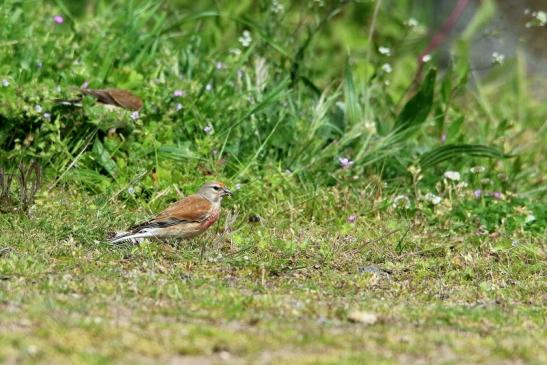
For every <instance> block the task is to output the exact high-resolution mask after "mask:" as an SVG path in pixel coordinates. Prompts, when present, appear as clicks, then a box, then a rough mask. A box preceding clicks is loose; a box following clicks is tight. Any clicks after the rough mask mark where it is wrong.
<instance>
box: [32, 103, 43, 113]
mask: <svg viewBox="0 0 547 365" xmlns="http://www.w3.org/2000/svg"><path fill="white" fill-rule="evenodd" d="M34 110H36V113H41V112H42V106H41V105H40V104H36V105H35V106H34Z"/></svg>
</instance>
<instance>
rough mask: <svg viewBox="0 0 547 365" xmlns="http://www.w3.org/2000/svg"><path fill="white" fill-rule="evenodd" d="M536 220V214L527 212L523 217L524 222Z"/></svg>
mask: <svg viewBox="0 0 547 365" xmlns="http://www.w3.org/2000/svg"><path fill="white" fill-rule="evenodd" d="M535 220H536V216H535V215H533V214H528V215H527V216H526V218H525V219H524V223H532V222H534V221H535Z"/></svg>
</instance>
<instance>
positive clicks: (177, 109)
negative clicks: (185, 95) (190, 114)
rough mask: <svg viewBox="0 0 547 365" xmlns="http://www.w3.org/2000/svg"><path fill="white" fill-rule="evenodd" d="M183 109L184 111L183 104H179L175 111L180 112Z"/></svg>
mask: <svg viewBox="0 0 547 365" xmlns="http://www.w3.org/2000/svg"><path fill="white" fill-rule="evenodd" d="M181 109H182V104H181V103H177V104H176V105H175V111H177V112H178V111H180V110H181Z"/></svg>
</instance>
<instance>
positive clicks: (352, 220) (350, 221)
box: [348, 214, 357, 224]
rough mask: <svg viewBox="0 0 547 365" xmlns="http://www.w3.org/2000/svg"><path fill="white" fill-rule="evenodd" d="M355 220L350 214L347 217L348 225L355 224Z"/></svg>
mask: <svg viewBox="0 0 547 365" xmlns="http://www.w3.org/2000/svg"><path fill="white" fill-rule="evenodd" d="M356 220H357V216H356V215H355V214H352V215H350V216H349V217H348V223H352V224H353V223H355V221H356Z"/></svg>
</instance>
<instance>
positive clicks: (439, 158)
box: [420, 144, 512, 170]
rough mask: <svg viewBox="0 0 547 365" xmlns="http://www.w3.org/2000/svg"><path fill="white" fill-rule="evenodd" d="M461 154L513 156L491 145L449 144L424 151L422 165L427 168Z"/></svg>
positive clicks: (497, 156)
mask: <svg viewBox="0 0 547 365" xmlns="http://www.w3.org/2000/svg"><path fill="white" fill-rule="evenodd" d="M461 155H469V156H475V157H490V158H498V159H502V158H508V157H512V156H511V155H506V154H504V153H502V152H500V151H499V150H498V149H496V148H494V147H490V146H485V145H480V144H448V145H444V146H440V147H437V148H435V149H433V150H431V151H429V152H427V153H424V154H423V155H422V156H421V158H420V166H421V167H422V169H424V170H425V169H427V168H429V167H432V166H434V165H437V164H439V163H441V162H444V161H448V160H451V159H453V158H456V157H460V156H461Z"/></svg>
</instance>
